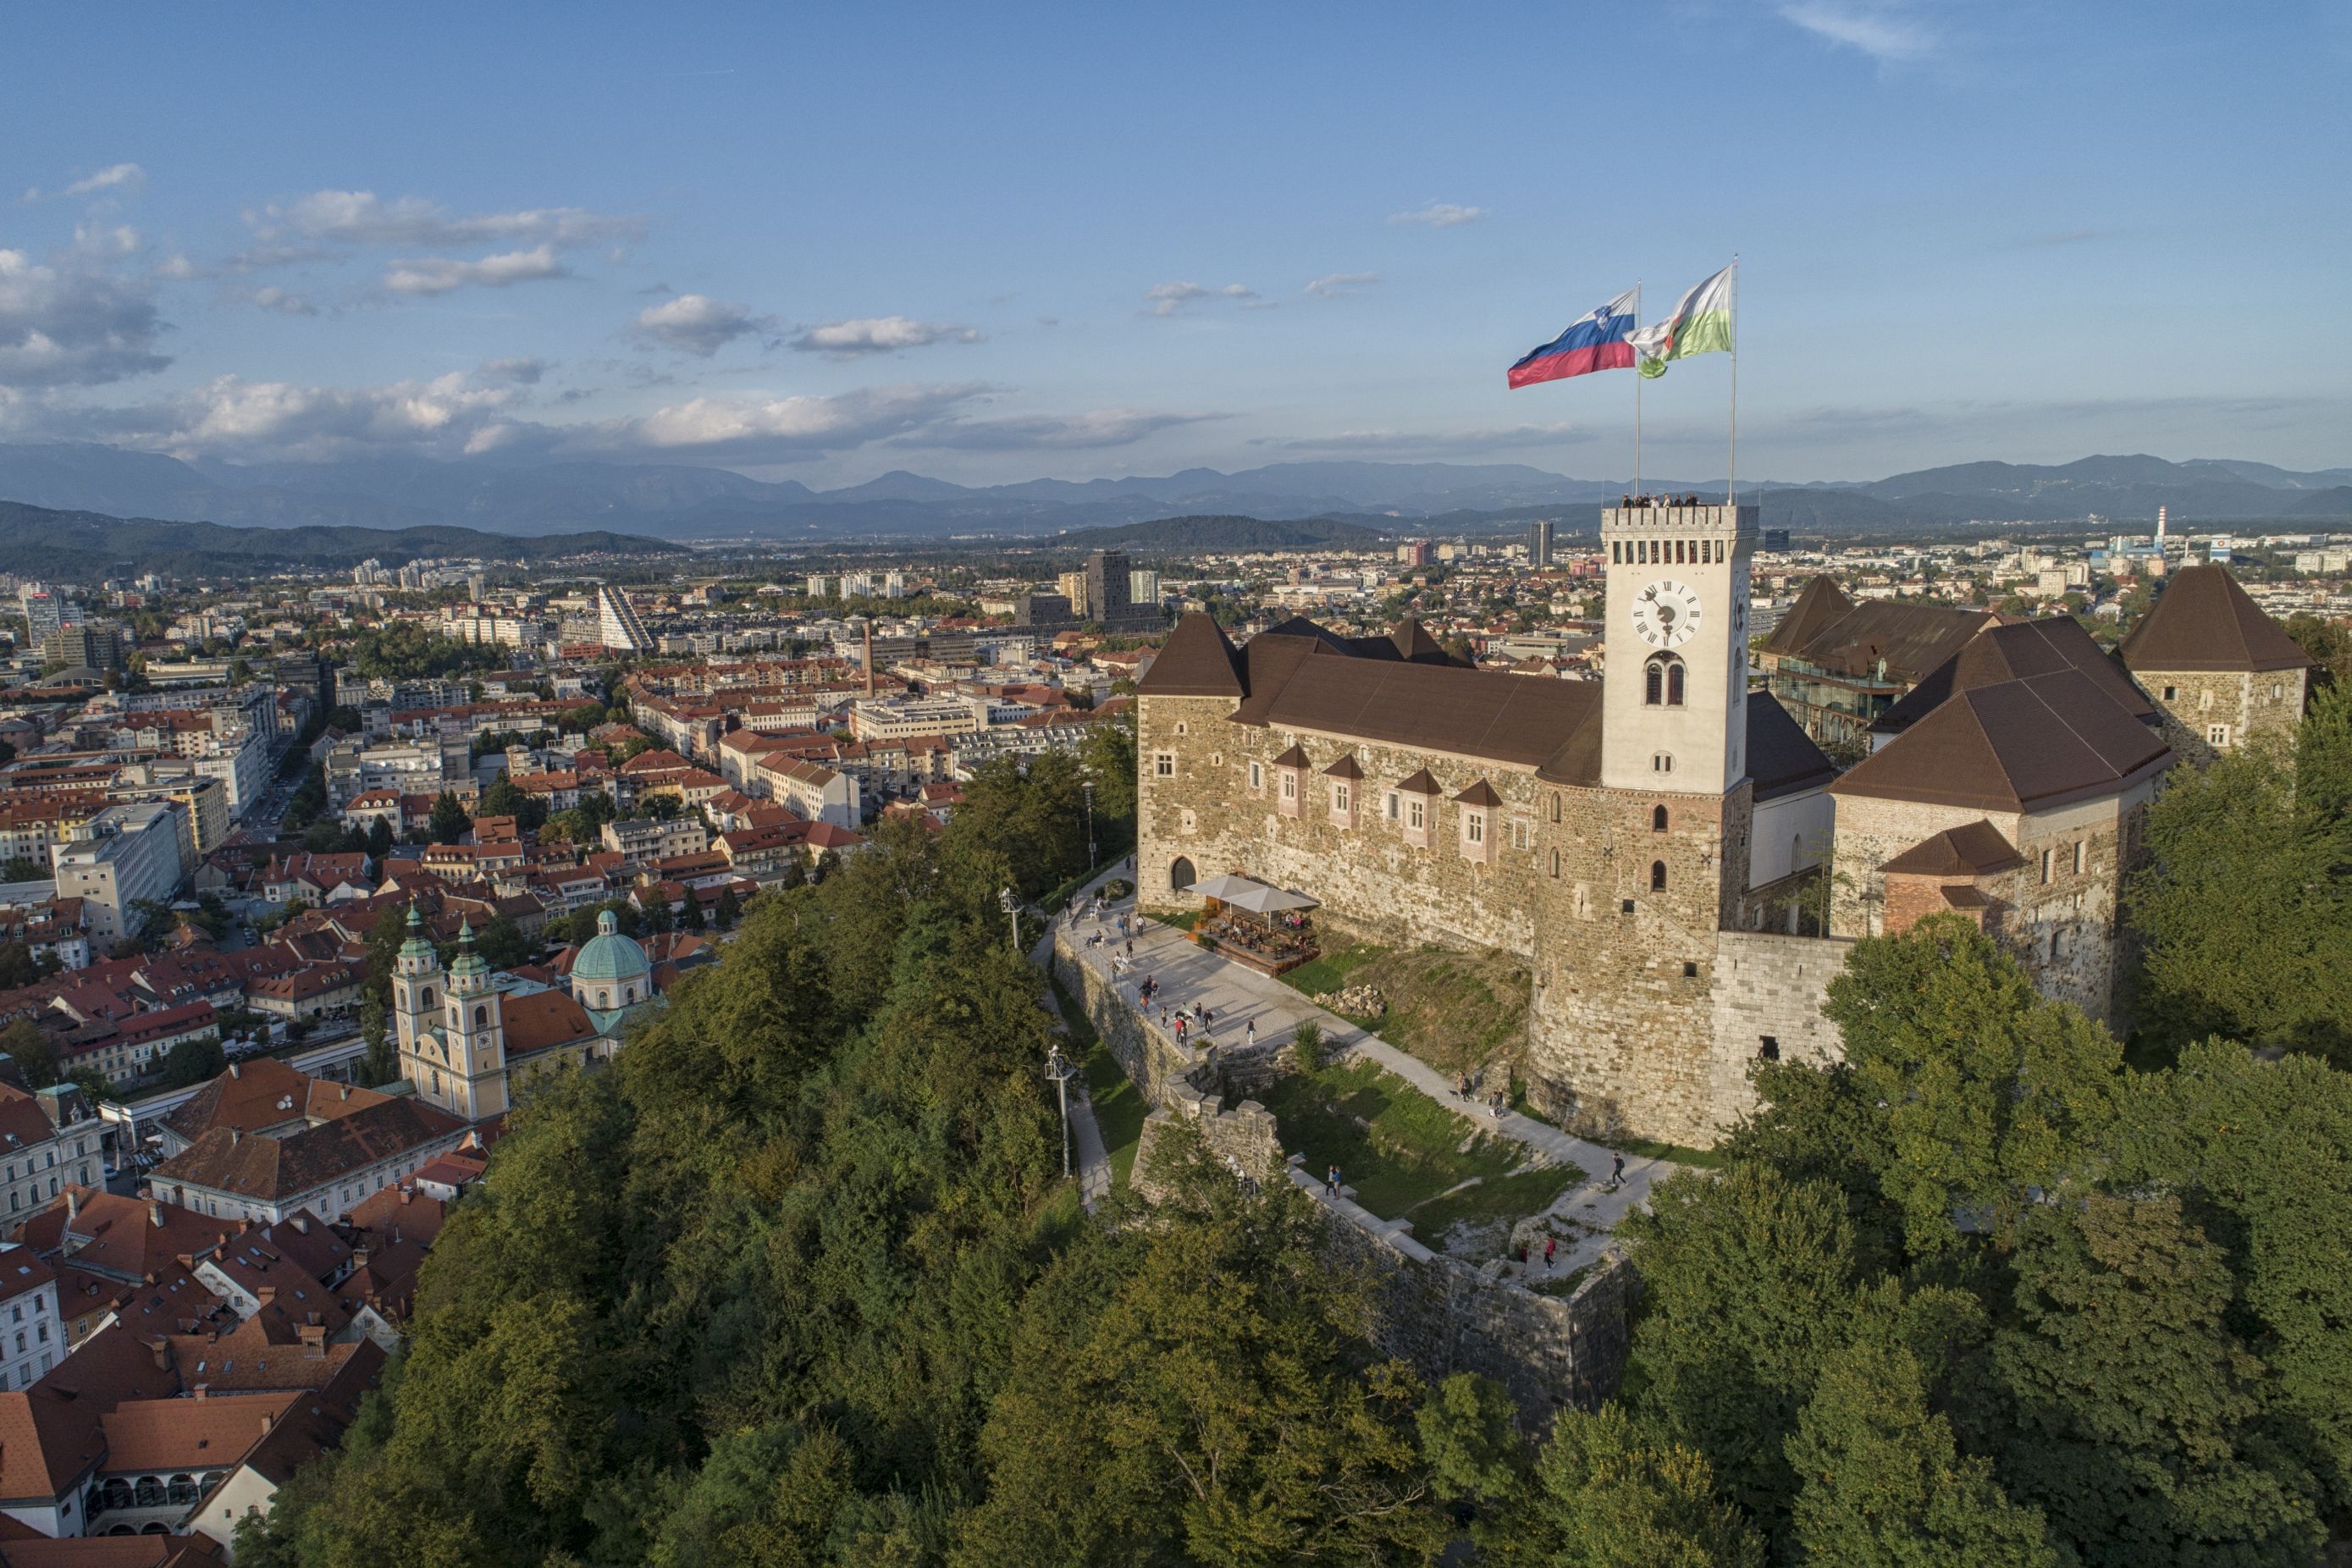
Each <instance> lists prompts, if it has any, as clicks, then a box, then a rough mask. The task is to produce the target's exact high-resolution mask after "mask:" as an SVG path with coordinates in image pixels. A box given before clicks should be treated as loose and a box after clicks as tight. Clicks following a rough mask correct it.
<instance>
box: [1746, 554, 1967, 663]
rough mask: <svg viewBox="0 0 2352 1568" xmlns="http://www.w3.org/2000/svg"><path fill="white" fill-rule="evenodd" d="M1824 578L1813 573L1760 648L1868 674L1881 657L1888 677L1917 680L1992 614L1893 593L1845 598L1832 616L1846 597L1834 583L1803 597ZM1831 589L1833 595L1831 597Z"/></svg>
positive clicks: (1954, 650) (1950, 653)
mask: <svg viewBox="0 0 2352 1568" xmlns="http://www.w3.org/2000/svg"><path fill="white" fill-rule="evenodd" d="M1824 582H1825V579H1823V578H1820V577H1816V578H1814V579H1813V581H1812V582H1811V583H1809V584H1806V586H1805V592H1804V593H1803V594H1801V595H1798V597H1797V603H1796V604H1795V605H1791V606H1790V613H1789V615H1788V616H1784V617H1783V618H1782V620H1781V622H1780V625H1779V626H1775V627H1773V628H1772V635H1771V636H1770V637H1767V638H1766V639H1765V640H1764V651H1766V652H1767V653H1778V654H1788V655H1790V656H1792V657H1794V658H1801V659H1802V660H1804V661H1805V662H1806V663H1807V664H1811V665H1816V666H1818V667H1820V668H1822V669H1828V670H1834V671H1837V672H1839V673H1841V674H1844V675H1851V676H1864V675H1869V674H1872V673H1874V671H1875V670H1876V669H1877V668H1878V665H1879V662H1880V661H1881V660H1884V661H1885V665H1886V673H1887V676H1888V678H1889V679H1893V680H1896V681H1906V682H1907V681H1916V680H1917V679H1919V678H1920V677H1921V676H1923V675H1925V674H1927V671H1929V670H1931V669H1933V668H1936V667H1937V665H1939V664H1941V663H1943V662H1944V661H1945V660H1946V659H1948V658H1951V657H1952V655H1953V654H1955V653H1957V652H1958V651H1959V648H1960V645H1961V644H1963V643H1965V642H1967V641H1968V640H1969V638H1970V637H1974V636H1976V635H1977V633H1979V631H1982V630H1983V629H1984V628H1985V626H1988V625H1989V624H1990V623H1991V621H1992V619H1993V616H1992V613H1991V612H1990V611H1989V610H1964V609H1959V608H1957V607H1955V606H1952V605H1899V604H1896V603H1895V601H1894V600H1892V599H1865V600H1864V601H1863V602H1862V603H1860V604H1858V605H1857V604H1852V603H1851V602H1848V607H1847V608H1845V609H1844V610H1843V611H1840V612H1839V613H1838V614H1836V615H1834V616H1832V615H1829V614H1827V613H1826V612H1827V610H1828V609H1829V608H1831V607H1833V605H1834V604H1835V603H1836V601H1837V600H1843V599H1844V598H1845V595H1843V594H1839V593H1837V589H1836V584H1829V586H1828V587H1827V588H1825V589H1822V594H1821V597H1820V598H1819V599H1818V600H1817V601H1816V602H1815V603H1814V604H1812V605H1808V604H1807V603H1806V601H1807V599H1809V598H1811V597H1812V596H1813V595H1814V593H1815V590H1816V589H1817V588H1821V585H1822V584H1823V583H1824ZM1830 595H1836V598H1835V599H1834V600H1833V599H1832V598H1831V597H1830Z"/></svg>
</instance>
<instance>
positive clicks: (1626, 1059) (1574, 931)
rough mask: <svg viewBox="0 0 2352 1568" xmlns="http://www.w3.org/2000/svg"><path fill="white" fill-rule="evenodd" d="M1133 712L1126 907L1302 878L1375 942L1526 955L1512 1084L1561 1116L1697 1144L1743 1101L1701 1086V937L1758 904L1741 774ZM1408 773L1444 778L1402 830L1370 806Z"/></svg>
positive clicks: (1213, 711)
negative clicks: (1592, 779) (1614, 778)
mask: <svg viewBox="0 0 2352 1568" xmlns="http://www.w3.org/2000/svg"><path fill="white" fill-rule="evenodd" d="M1521 679H1532V678H1521ZM1138 706H1139V739H1138V749H1139V752H1140V754H1141V755H1140V760H1141V772H1142V788H1141V791H1140V803H1139V818H1140V820H1139V853H1138V858H1137V866H1138V873H1137V883H1138V887H1139V889H1140V890H1141V898H1142V901H1143V902H1144V903H1146V904H1147V905H1155V904H1156V905H1160V906H1162V907H1166V906H1171V905H1183V904H1189V903H1192V902H1195V901H1197V900H1192V899H1190V898H1187V897H1185V896H1184V895H1182V894H1181V892H1180V891H1179V890H1178V888H1177V886H1176V883H1177V881H1178V880H1179V879H1182V878H1184V877H1186V876H1187V875H1189V876H1190V877H1191V879H1193V880H1198V879H1202V878H1206V877H1211V876H1215V875H1218V874H1220V873H1223V872H1228V871H1234V872H1241V873H1243V874H1245V875H1249V876H1254V877H1257V878H1260V879H1264V880H1266V881H1269V882H1274V883H1276V884H1279V885H1283V886H1287V887H1296V888H1299V889H1303V890H1306V891H1307V892H1310V893H1312V894H1313V895H1314V896H1315V897H1316V898H1317V899H1318V900H1321V901H1322V903H1323V904H1324V906H1325V907H1326V909H1327V910H1328V911H1329V913H1330V916H1331V917H1334V918H1336V919H1337V920H1338V921H1343V922H1344V923H1345V924H1347V925H1348V926H1349V927H1350V928H1352V929H1354V930H1358V931H1362V932H1364V933H1366V934H1368V935H1370V936H1371V937H1372V938H1373V939H1374V940H1377V941H1381V942H1388V943H1391V944H1395V945H1422V944H1432V945H1439V946H1446V947H1483V948H1489V949H1494V950H1496V951H1500V952H1508V953H1512V954H1514V955H1517V956H1521V957H1525V958H1527V959H1528V960H1529V961H1530V966H1531V969H1532V972H1533V981H1532V984H1533V992H1532V995H1531V998H1530V1006H1529V1012H1528V1051H1527V1058H1526V1063H1525V1067H1526V1077H1527V1080H1528V1091H1529V1095H1530V1098H1531V1099H1532V1100H1533V1101H1534V1102H1535V1104H1536V1105H1537V1106H1538V1108H1540V1109H1542V1110H1544V1111H1545V1112H1546V1113H1547V1114H1549V1115H1552V1116H1554V1117H1556V1118H1559V1119H1562V1120H1564V1121H1567V1122H1568V1123H1570V1124H1571V1125H1574V1126H1576V1127H1577V1128H1578V1129H1579V1130H1580V1131H1607V1132H1616V1131H1638V1132H1640V1133H1642V1134H1643V1135H1647V1136H1654V1137H1658V1138H1663V1139H1666V1140H1668V1141H1671V1142H1679V1143H1688V1144H1696V1145H1705V1144H1707V1143H1711V1142H1714V1141H1715V1138H1716V1136H1717V1129H1718V1128H1719V1127H1720V1125H1721V1124H1722V1123H1724V1122H1725V1121H1728V1120H1730V1119H1731V1117H1732V1116H1734V1115H1736V1114H1737V1113H1738V1110H1742V1109H1744V1108H1745V1106H1746V1098H1745V1090H1744V1086H1743V1087H1742V1090H1741V1093H1740V1094H1739V1095H1738V1096H1736V1097H1734V1099H1733V1100H1729V1101H1721V1100H1717V1082H1718V1080H1719V1079H1720V1077H1721V1075H1720V1074H1719V1072H1718V1071H1717V1068H1716V1064H1715V1060H1714V1058H1715V1055H1716V1046H1715V1042H1714V1039H1713V1037H1712V1034H1711V1028H1712V1024H1713V1018H1714V1012H1713V1007H1712V1003H1711V999H1710V998H1711V988H1712V986H1713V984H1714V973H1715V969H1716V933H1717V931H1719V930H1722V929H1726V928H1731V929H1738V928H1739V927H1742V926H1747V925H1750V924H1753V923H1755V921H1756V920H1757V919H1758V918H1759V911H1758V909H1755V908H1751V907H1750V905H1751V903H1752V902H1753V900H1750V899H1749V898H1748V893H1747V889H1746V880H1747V877H1746V871H1747V865H1748V847H1749V846H1748V836H1749V833H1750V831H1751V825H1752V822H1753V817H1754V805H1753V800H1752V797H1751V795H1750V792H1749V791H1748V788H1747V787H1746V786H1744V785H1743V786H1741V787H1740V788H1738V789H1736V790H1734V791H1732V792H1731V793H1730V794H1729V795H1712V794H1676V793H1670V792H1665V791H1659V792H1655V793H1650V792H1643V793H1638V794H1637V793H1634V792H1630V791H1622V790H1604V789H1592V788H1571V787H1566V786H1562V785H1557V784H1550V783H1549V782H1547V781H1544V780H1542V779H1539V778H1538V777H1537V776H1536V775H1535V773H1533V772H1532V771H1531V770H1528V769H1525V768H1514V767H1511V766H1507V765H1506V764H1501V763H1491V762H1482V761H1478V760H1475V759H1468V758H1460V757H1452V756H1446V755H1442V754H1437V753H1432V752H1419V751H1409V750H1402V749H1397V748H1391V747H1384V746H1379V745H1374V744H1371V743H1369V742H1360V741H1355V740H1352V739H1349V738H1347V737H1340V736H1331V735H1324V734H1319V733H1316V732H1311V731H1295V730H1286V729H1278V728H1271V727H1269V728H1265V729H1255V728H1251V727H1249V726H1245V725H1240V724H1235V723H1233V722H1232V721H1230V720H1229V719H1228V718H1227V715H1228V714H1230V712H1231V711H1232V707H1233V705H1232V703H1231V701H1230V700H1226V699H1223V698H1162V697H1149V698H1146V699H1144V700H1142V701H1140V702H1139V705H1138ZM1293 745H1297V746H1298V747H1299V748H1300V749H1301V750H1303V751H1304V752H1306V753H1307V758H1308V760H1309V766H1308V767H1307V769H1306V770H1303V771H1302V772H1300V773H1297V774H1296V775H1294V777H1295V781H1296V784H1297V790H1298V793H1297V795H1293V796H1290V797H1287V798H1286V796H1285V795H1284V793H1283V776H1284V770H1280V769H1277V768H1276V767H1275V766H1274V765H1273V764H1274V760H1275V759H1276V757H1277V756H1280V755H1282V754H1283V753H1285V752H1287V751H1288V750H1289V748H1290V747H1292V746H1293ZM1342 755H1347V756H1351V757H1352V758H1353V759H1354V760H1355V762H1356V764H1357V766H1358V767H1359V768H1360V770H1361V772H1362V774H1363V776H1362V777H1361V778H1360V779H1358V780H1355V781H1353V782H1352V788H1353V797H1352V801H1351V805H1352V816H1342V815H1341V814H1339V813H1338V812H1337V811H1335V809H1334V800H1333V795H1332V785H1333V781H1332V779H1331V778H1330V777H1329V776H1328V774H1327V773H1324V772H1323V770H1324V769H1325V768H1327V767H1328V766H1329V765H1330V764H1331V763H1333V762H1334V761H1336V760H1337V759H1338V758H1339V757H1340V756H1342ZM1253 763H1255V764H1256V766H1257V769H1258V778H1259V780H1260V783H1259V785H1258V787H1257V788H1255V789H1253V788H1252V787H1251V784H1250V777H1251V773H1250V769H1251V765H1252V764H1253ZM1424 768H1425V769H1427V770H1428V771H1429V773H1431V774H1432V776H1433V777H1434V778H1435V779H1436V781H1437V782H1438V784H1440V785H1441V786H1442V787H1443V789H1444V794H1443V795H1436V796H1422V797H1420V798H1421V799H1422V800H1423V802H1424V804H1425V809H1426V810H1427V812H1428V813H1429V816H1428V820H1427V826H1426V829H1425V832H1424V834H1423V835H1420V836H1416V835H1414V834H1412V832H1410V831H1409V829H1408V827H1407V826H1406V821H1407V820H1409V819H1402V820H1392V819H1391V818H1390V816H1388V812H1387V803H1388V796H1389V794H1390V792H1391V790H1392V789H1393V788H1394V786H1395V785H1396V784H1399V783H1400V782H1401V781H1402V780H1403V779H1404V778H1406V777H1408V776H1410V775H1411V774H1412V773H1415V772H1417V771H1420V770H1422V769H1424ZM1482 779H1483V780H1484V781H1485V782H1486V784H1487V785H1488V786H1489V787H1491V788H1492V789H1493V790H1494V791H1495V792H1496V795H1499V796H1500V797H1501V799H1502V803H1503V804H1502V805H1499V806H1496V807H1492V808H1489V809H1488V811H1487V813H1486V841H1485V844H1484V847H1483V849H1478V850H1475V851H1474V850H1473V848H1472V847H1470V846H1468V845H1467V844H1466V842H1465V837H1464V830H1463V814H1464V808H1463V807H1462V806H1460V805H1457V804H1456V803H1455V802H1454V800H1453V798H1452V797H1453V796H1454V795H1456V794H1458V793H1459V792H1461V791H1462V790H1464V789H1465V788H1467V787H1468V786H1469V785H1470V784H1474V783H1476V782H1478V781H1479V780H1482ZM1661 808H1663V809H1664V818H1665V819H1664V826H1663V827H1661V826H1659V825H1658V819H1657V814H1658V812H1659V811H1660V809H1661ZM1659 880H1663V882H1664V886H1663V888H1661V887H1658V886H1656V883H1657V882H1658V881H1659ZM1759 908H1760V906H1759Z"/></svg>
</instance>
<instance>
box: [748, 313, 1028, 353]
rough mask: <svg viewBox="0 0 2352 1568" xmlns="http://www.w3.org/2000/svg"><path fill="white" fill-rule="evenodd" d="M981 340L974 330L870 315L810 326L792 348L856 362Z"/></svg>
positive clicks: (907, 318)
mask: <svg viewBox="0 0 2352 1568" xmlns="http://www.w3.org/2000/svg"><path fill="white" fill-rule="evenodd" d="M981 341H982V338H981V334H980V333H979V332H978V331H975V330H974V329H972V328H971V327H952V326H948V325H945V324H943V323H940V322H937V321H916V320H914V319H913V318H912V317H908V316H870V317H866V318H862V319H860V320H857V321H834V322H830V323H828V324H827V325H824V326H822V327H811V328H810V329H809V330H808V331H805V332H803V333H802V334H801V335H800V336H799V337H797V338H795V339H793V347H794V348H796V349H799V350H800V351H801V352H802V353H821V354H825V355H827V356H829V357H831V358H834V359H856V358H858V357H859V356H861V355H864V354H886V353H897V352H898V350H900V349H919V348H922V347H924V346H925V345H927V344H930V343H976V342H981Z"/></svg>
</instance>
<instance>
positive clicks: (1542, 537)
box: [1528, 517, 1557, 572]
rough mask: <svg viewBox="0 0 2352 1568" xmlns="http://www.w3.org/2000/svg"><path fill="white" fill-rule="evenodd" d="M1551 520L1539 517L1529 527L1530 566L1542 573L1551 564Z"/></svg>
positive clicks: (1553, 525) (1552, 524) (1552, 526)
mask: <svg viewBox="0 0 2352 1568" xmlns="http://www.w3.org/2000/svg"><path fill="white" fill-rule="evenodd" d="M1555 526H1557V525H1556V524H1554V523H1553V521H1551V519H1549V518H1548V517H1539V518H1538V519H1536V521H1534V522H1533V523H1531V524H1529V525H1528V565H1529V566H1532V567H1534V568H1535V569H1536V570H1537V571H1538V572H1540V571H1542V570H1543V569H1544V568H1545V567H1547V566H1549V565H1550V564H1551V541H1552V530H1553V528H1554V527H1555Z"/></svg>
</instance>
